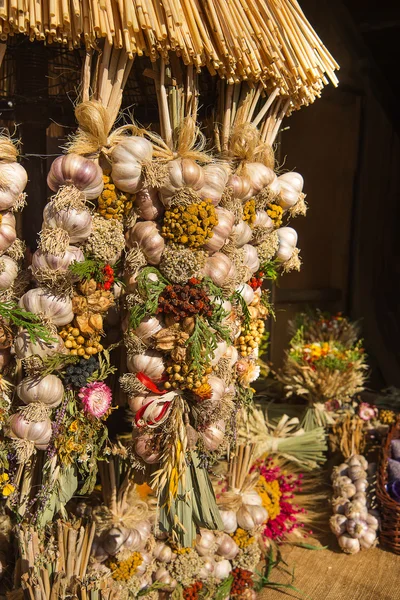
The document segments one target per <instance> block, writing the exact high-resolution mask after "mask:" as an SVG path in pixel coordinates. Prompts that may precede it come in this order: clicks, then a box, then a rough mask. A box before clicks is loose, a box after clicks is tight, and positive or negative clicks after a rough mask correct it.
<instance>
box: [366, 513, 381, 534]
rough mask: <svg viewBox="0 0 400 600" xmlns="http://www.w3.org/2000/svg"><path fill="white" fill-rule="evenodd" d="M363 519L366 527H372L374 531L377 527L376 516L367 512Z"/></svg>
mask: <svg viewBox="0 0 400 600" xmlns="http://www.w3.org/2000/svg"><path fill="white" fill-rule="evenodd" d="M365 521H366V523H368V527H369V528H370V529H373V530H374V531H376V530H377V529H378V527H379V521H378V519H377V518H376V517H374V515H371V513H368V514H367V516H366V517H365Z"/></svg>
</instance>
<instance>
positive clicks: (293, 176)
mask: <svg viewBox="0 0 400 600" xmlns="http://www.w3.org/2000/svg"><path fill="white" fill-rule="evenodd" d="M278 179H279V181H280V182H287V183H289V184H290V185H291V186H292V187H293V188H294V189H295V190H296V191H297V193H299V194H300V193H301V192H302V191H303V185H304V179H303V177H302V176H301V175H300V173H296V172H295V171H290V172H289V173H284V174H283V175H280V176H279V177H278Z"/></svg>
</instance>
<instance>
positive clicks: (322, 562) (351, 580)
mask: <svg viewBox="0 0 400 600" xmlns="http://www.w3.org/2000/svg"><path fill="white" fill-rule="evenodd" d="M327 543H328V544H329V549H327V550H305V549H303V548H298V547H286V548H285V547H284V548H283V552H282V554H283V557H284V559H285V561H286V562H287V564H288V567H289V568H290V569H291V570H293V568H294V575H295V579H294V582H293V583H294V585H295V586H296V588H297V589H299V590H300V591H301V592H302V594H296V593H295V592H289V595H288V596H285V595H284V594H283V593H282V592H280V591H278V590H274V589H264V590H263V591H262V592H260V594H259V600H284V599H285V598H288V597H291V598H299V599H301V598H302V599H303V600H304V599H306V600H400V556H397V555H395V554H393V553H391V552H387V551H385V550H384V549H381V548H379V547H377V548H372V549H370V550H364V551H361V552H359V553H358V554H354V555H351V556H350V555H347V554H344V553H343V552H341V551H340V550H339V548H338V546H337V543H336V540H335V538H334V537H332V538H330V539H328V540H327ZM271 579H272V580H273V581H277V582H280V583H287V582H288V579H289V578H288V576H287V575H283V574H280V573H279V572H277V571H276V570H274V571H273V573H272V576H271Z"/></svg>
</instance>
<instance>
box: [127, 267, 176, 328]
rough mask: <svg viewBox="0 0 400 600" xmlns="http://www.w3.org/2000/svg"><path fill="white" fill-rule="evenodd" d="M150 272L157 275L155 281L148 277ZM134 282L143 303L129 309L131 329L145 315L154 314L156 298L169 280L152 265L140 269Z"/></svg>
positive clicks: (156, 304)
mask: <svg viewBox="0 0 400 600" xmlns="http://www.w3.org/2000/svg"><path fill="white" fill-rule="evenodd" d="M150 274H154V275H156V276H157V279H156V281H153V280H152V279H150V278H149V275H150ZM136 283H137V288H138V292H139V294H140V296H141V298H143V304H136V305H135V306H134V307H133V308H132V309H131V313H130V319H129V324H130V326H131V327H132V328H133V329H136V327H139V325H140V323H141V322H142V321H143V319H144V318H145V316H146V315H154V314H156V312H157V308H158V299H159V297H160V295H161V293H162V291H163V290H164V288H165V287H166V286H167V285H169V281H167V279H165V278H164V277H163V276H162V275H161V273H160V272H159V271H158V270H157V269H155V268H154V267H145V268H144V269H142V271H140V273H139V275H138V278H137V281H136Z"/></svg>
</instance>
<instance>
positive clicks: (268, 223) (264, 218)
mask: <svg viewBox="0 0 400 600" xmlns="http://www.w3.org/2000/svg"><path fill="white" fill-rule="evenodd" d="M253 226H254V227H262V228H263V229H267V230H268V231H272V230H273V229H274V222H273V220H272V219H271V217H270V216H269V215H268V214H267V213H266V212H265V210H258V211H257V212H256V218H255V221H254V223H253Z"/></svg>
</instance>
